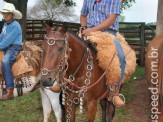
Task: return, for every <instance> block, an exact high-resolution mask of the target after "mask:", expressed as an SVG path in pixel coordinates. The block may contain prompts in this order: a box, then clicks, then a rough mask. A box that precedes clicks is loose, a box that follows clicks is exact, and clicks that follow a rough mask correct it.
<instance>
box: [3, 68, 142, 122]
mask: <svg viewBox="0 0 163 122" xmlns="http://www.w3.org/2000/svg"><path fill="white" fill-rule="evenodd" d="M143 74H144V68H140V67H138V68H136V71H135V73H134V74H133V75H132V76H131V78H130V80H128V81H127V83H125V84H124V86H123V88H122V92H121V93H122V94H124V95H125V97H126V103H127V104H128V103H130V102H131V101H132V100H133V99H134V97H135V95H136V94H137V92H136V89H137V88H138V86H136V85H134V84H132V81H133V78H135V77H136V79H141V78H142V75H143ZM76 114H77V117H76V119H77V120H78V121H77V122H85V121H86V114H85V112H84V113H83V114H80V113H79V111H77V112H76ZM130 114H131V113H130V111H129V110H126V109H124V108H119V109H116V117H115V120H117V121H116V122H123V120H125V117H126V116H129V115H130ZM42 121H43V112H42V105H41V98H40V93H39V91H36V92H34V93H32V94H29V95H26V96H22V97H17V98H15V99H14V100H11V101H5V102H4V101H1V102H0V122H42ZM50 122H56V120H55V117H54V114H53V112H52V113H51V116H50ZM95 122H101V108H100V106H99V105H98V112H97V113H96V120H95ZM133 122H141V121H134V120H133Z"/></svg>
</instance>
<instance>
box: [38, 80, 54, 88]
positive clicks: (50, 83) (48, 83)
mask: <svg viewBox="0 0 163 122" xmlns="http://www.w3.org/2000/svg"><path fill="white" fill-rule="evenodd" d="M39 82H40V85H41V86H44V87H51V86H53V84H54V83H55V79H52V78H48V79H47V80H45V79H41V80H39Z"/></svg>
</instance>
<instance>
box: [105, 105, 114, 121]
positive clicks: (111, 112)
mask: <svg viewBox="0 0 163 122" xmlns="http://www.w3.org/2000/svg"><path fill="white" fill-rule="evenodd" d="M114 114H115V105H113V103H112V102H108V107H107V115H108V122H112V120H113V117H114Z"/></svg>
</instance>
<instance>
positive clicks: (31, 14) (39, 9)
mask: <svg viewBox="0 0 163 122" xmlns="http://www.w3.org/2000/svg"><path fill="white" fill-rule="evenodd" d="M73 11H74V10H73V8H72V7H69V6H67V5H66V4H65V2H59V1H54V0H38V2H37V3H36V5H35V6H34V7H32V8H31V9H29V11H28V13H27V17H28V18H31V19H41V20H44V19H45V20H57V21H71V18H75V17H76V16H75V14H73Z"/></svg>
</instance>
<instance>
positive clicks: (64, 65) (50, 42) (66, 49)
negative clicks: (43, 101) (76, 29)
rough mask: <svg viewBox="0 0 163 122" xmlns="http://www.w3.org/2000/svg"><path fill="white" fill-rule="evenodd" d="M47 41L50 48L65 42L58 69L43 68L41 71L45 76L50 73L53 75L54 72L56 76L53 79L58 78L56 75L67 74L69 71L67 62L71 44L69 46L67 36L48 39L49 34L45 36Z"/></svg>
mask: <svg viewBox="0 0 163 122" xmlns="http://www.w3.org/2000/svg"><path fill="white" fill-rule="evenodd" d="M53 33H59V32H55V31H54V32H53ZM44 38H45V40H46V41H47V44H48V45H49V46H53V45H55V44H56V42H57V41H64V42H65V44H64V48H63V49H64V50H63V53H62V56H61V58H60V60H59V63H58V64H57V65H56V67H55V68H54V69H48V68H46V67H42V69H41V74H42V75H43V76H46V75H48V73H51V72H53V73H54V75H53V77H54V78H56V75H57V74H58V73H62V75H63V74H65V73H66V71H67V69H68V63H67V60H68V55H69V44H68V38H67V35H66V37H65V38H53V37H50V38H49V37H47V34H46V35H45V37H44Z"/></svg>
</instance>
